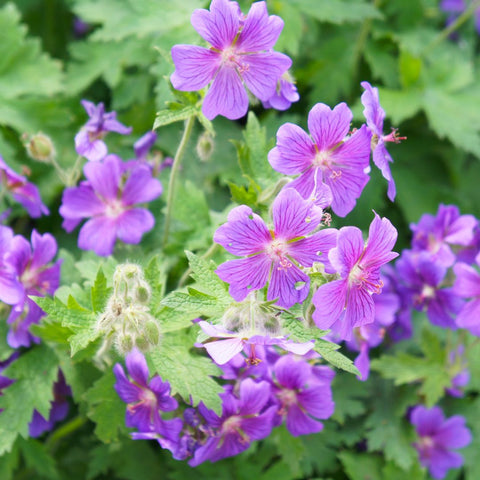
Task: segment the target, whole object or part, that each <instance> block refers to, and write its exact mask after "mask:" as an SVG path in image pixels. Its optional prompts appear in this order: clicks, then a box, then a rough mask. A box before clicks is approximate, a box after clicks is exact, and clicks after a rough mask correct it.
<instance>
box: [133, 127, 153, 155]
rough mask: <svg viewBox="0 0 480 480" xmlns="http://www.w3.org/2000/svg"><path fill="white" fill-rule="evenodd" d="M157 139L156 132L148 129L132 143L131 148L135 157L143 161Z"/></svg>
mask: <svg viewBox="0 0 480 480" xmlns="http://www.w3.org/2000/svg"><path fill="white" fill-rule="evenodd" d="M156 141H157V134H156V133H155V132H154V131H152V130H151V131H149V132H147V133H146V134H145V135H143V136H142V137H140V138H139V139H138V140H137V141H136V142H135V143H134V144H133V149H134V151H135V158H136V159H137V160H138V161H139V162H145V161H146V160H147V155H148V152H149V151H150V149H151V148H152V147H153V145H155V142H156Z"/></svg>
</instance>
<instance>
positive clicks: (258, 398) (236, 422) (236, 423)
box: [188, 378, 277, 467]
mask: <svg viewBox="0 0 480 480" xmlns="http://www.w3.org/2000/svg"><path fill="white" fill-rule="evenodd" d="M220 397H221V398H222V415H221V416H220V417H219V416H218V415H217V414H216V413H215V412H213V411H212V410H208V409H207V408H206V407H205V406H204V405H203V404H202V403H201V404H200V405H199V412H200V413H201V414H202V416H203V417H204V418H205V420H206V421H207V423H208V425H209V427H210V429H211V430H212V435H211V436H210V437H209V438H208V439H207V441H206V442H205V443H204V444H203V445H201V446H199V447H198V448H197V449H196V450H195V454H194V456H193V458H192V459H191V460H190V461H189V462H188V464H189V465H190V466H192V467H196V466H197V465H200V464H201V463H203V462H205V461H207V460H209V461H210V462H216V461H218V460H221V459H222V458H226V457H231V456H233V455H238V454H239V453H241V452H243V451H244V450H246V449H247V448H248V447H249V446H250V443H251V442H252V441H253V440H261V439H263V438H265V437H267V436H268V435H269V434H270V432H271V430H272V427H273V417H274V416H275V413H276V410H277V407H276V406H269V400H270V385H269V383H268V382H265V381H262V382H259V383H255V382H254V381H253V380H252V379H250V378H247V379H246V380H244V381H243V382H241V384H240V388H239V398H237V397H236V396H235V395H233V394H232V393H230V392H225V393H222V394H220Z"/></svg>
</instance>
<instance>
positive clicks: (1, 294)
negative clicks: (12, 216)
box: [0, 225, 61, 348]
mask: <svg viewBox="0 0 480 480" xmlns="http://www.w3.org/2000/svg"><path fill="white" fill-rule="evenodd" d="M56 253H57V242H56V241H55V239H54V237H53V236H52V235H50V234H49V233H45V234H44V235H40V234H39V233H38V232H37V231H36V230H33V231H32V237H31V243H30V242H28V240H26V239H25V238H24V237H23V236H21V235H14V234H13V231H12V230H11V229H10V228H9V227H5V226H2V225H0V300H1V301H2V302H5V303H6V304H8V305H11V306H12V307H11V310H10V314H9V316H8V319H7V323H8V324H9V325H10V330H9V333H8V335H7V341H8V343H9V345H10V346H11V347H12V348H18V347H20V346H24V347H28V346H29V345H30V344H31V343H32V342H37V343H38V338H36V337H35V336H33V335H32V334H31V333H30V331H29V328H30V325H32V324H33V323H38V321H39V320H40V318H41V317H42V316H43V315H44V312H43V310H42V309H41V308H40V307H39V306H38V305H37V304H36V303H35V302H34V301H33V300H32V299H30V298H29V296H30V295H33V296H38V297H43V296H45V295H47V294H48V295H52V294H53V293H54V292H55V290H56V289H57V288H58V285H59V282H60V263H61V262H60V260H57V261H56V262H55V263H53V264H52V263H51V262H52V261H53V259H54V257H55V255H56Z"/></svg>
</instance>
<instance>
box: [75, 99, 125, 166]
mask: <svg viewBox="0 0 480 480" xmlns="http://www.w3.org/2000/svg"><path fill="white" fill-rule="evenodd" d="M82 105H83V108H85V111H86V112H87V114H88V116H89V117H90V118H89V119H88V121H87V123H86V124H85V125H84V126H83V127H82V129H81V130H80V131H79V132H78V133H77V135H76V136H75V150H76V151H77V153H78V154H79V155H82V156H83V157H85V158H86V159H88V160H90V161H99V160H101V159H102V158H104V157H105V156H106V155H107V152H108V149H107V145H106V144H105V142H104V141H103V138H104V137H105V135H106V134H107V133H108V132H117V133H120V134H121V135H128V134H130V133H131V131H132V129H131V127H126V126H125V125H123V124H122V123H120V122H119V121H118V120H117V113H116V112H109V113H106V112H105V106H104V105H103V103H99V104H98V105H95V104H94V103H92V102H89V101H88V100H82Z"/></svg>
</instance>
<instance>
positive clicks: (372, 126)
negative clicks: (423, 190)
mask: <svg viewBox="0 0 480 480" xmlns="http://www.w3.org/2000/svg"><path fill="white" fill-rule="evenodd" d="M360 85H361V86H362V87H363V88H364V89H365V92H363V94H362V98H361V100H362V103H363V106H364V107H365V110H363V115H364V116H365V118H366V120H367V126H368V128H369V130H370V131H371V132H372V152H373V163H375V165H376V166H377V167H378V168H379V169H380V171H381V172H382V175H383V177H384V178H385V180H387V181H388V192H387V194H388V198H389V199H390V200H391V201H392V202H393V200H394V199H395V195H396V192H397V191H396V188H395V181H394V180H393V177H392V172H391V171H390V165H389V163H391V162H393V159H392V157H391V156H390V154H389V153H388V151H387V147H386V145H385V142H395V143H398V142H399V141H400V140H404V139H405V138H406V137H399V136H397V135H396V131H395V130H394V131H393V132H392V133H390V134H389V135H384V134H383V121H384V120H385V111H384V110H383V108H382V107H381V106H380V100H379V98H378V88H377V87H372V86H371V85H370V84H369V83H368V82H362V83H361V84H360Z"/></svg>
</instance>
